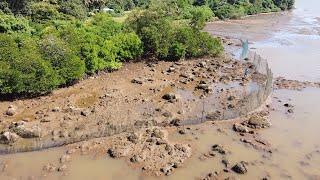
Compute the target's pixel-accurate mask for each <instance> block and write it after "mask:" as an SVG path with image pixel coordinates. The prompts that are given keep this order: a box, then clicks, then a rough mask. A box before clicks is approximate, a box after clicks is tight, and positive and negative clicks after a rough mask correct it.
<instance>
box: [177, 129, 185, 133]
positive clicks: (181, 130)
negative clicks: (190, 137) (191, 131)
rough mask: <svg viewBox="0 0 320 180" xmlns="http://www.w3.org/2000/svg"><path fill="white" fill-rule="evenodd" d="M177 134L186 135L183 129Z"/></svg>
mask: <svg viewBox="0 0 320 180" xmlns="http://www.w3.org/2000/svg"><path fill="white" fill-rule="evenodd" d="M178 132H179V134H186V130H185V129H180V130H179V131H178Z"/></svg>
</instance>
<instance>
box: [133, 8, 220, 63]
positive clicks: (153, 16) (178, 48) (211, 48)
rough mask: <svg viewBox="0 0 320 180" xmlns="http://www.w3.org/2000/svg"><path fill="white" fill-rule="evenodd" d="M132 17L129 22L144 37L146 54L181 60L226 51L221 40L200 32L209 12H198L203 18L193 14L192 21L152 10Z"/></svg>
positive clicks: (141, 37)
mask: <svg viewBox="0 0 320 180" xmlns="http://www.w3.org/2000/svg"><path fill="white" fill-rule="evenodd" d="M196 14H197V13H196ZM132 17H133V18H131V19H129V20H128V22H127V23H128V26H129V27H131V28H133V29H134V30H135V31H136V32H137V34H138V35H139V37H140V39H141V40H142V41H143V44H144V48H145V55H151V56H156V57H157V58H160V59H167V60H178V59H181V58H183V57H200V56H205V55H213V56H214V55H218V54H219V53H221V52H222V51H223V48H222V44H221V43H220V41H219V40H217V39H215V38H212V37H211V36H210V35H208V34H207V33H204V32H201V27H200V26H203V25H202V22H203V20H204V19H205V18H203V17H207V16H203V15H201V14H200V15H199V16H198V14H197V17H201V18H194V22H192V23H191V24H184V23H178V24H177V23H176V21H175V20H174V19H172V18H168V17H166V16H161V15H160V14H159V13H157V12H154V11H152V12H150V11H149V10H146V11H143V12H138V14H135V15H133V16H132ZM197 20H198V21H200V22H197ZM196 24H201V25H196Z"/></svg>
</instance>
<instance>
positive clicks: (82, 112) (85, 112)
mask: <svg viewBox="0 0 320 180" xmlns="http://www.w3.org/2000/svg"><path fill="white" fill-rule="evenodd" d="M80 114H81V116H84V117H87V116H88V115H89V112H88V111H81V112H80Z"/></svg>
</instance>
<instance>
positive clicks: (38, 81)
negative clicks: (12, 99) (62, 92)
mask: <svg viewBox="0 0 320 180" xmlns="http://www.w3.org/2000/svg"><path fill="white" fill-rule="evenodd" d="M58 85H59V82H58V78H57V75H56V73H55V71H54V70H53V68H52V67H51V65H50V63H49V62H47V61H45V60H43V59H42V57H41V53H40V52H39V50H38V47H37V44H36V42H35V39H33V38H30V37H27V36H26V35H23V34H21V35H16V34H14V35H7V34H0V94H41V93H45V92H49V91H51V90H53V89H54V88H56V87H57V86H58Z"/></svg>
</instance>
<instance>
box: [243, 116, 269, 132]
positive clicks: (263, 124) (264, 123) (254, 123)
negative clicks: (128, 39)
mask: <svg viewBox="0 0 320 180" xmlns="http://www.w3.org/2000/svg"><path fill="white" fill-rule="evenodd" d="M248 126H249V127H251V128H256V129H257V128H267V127H270V126H271V123H270V122H269V121H268V120H267V119H265V118H264V117H262V116H258V115H253V116H251V117H250V118H249V120H248Z"/></svg>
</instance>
